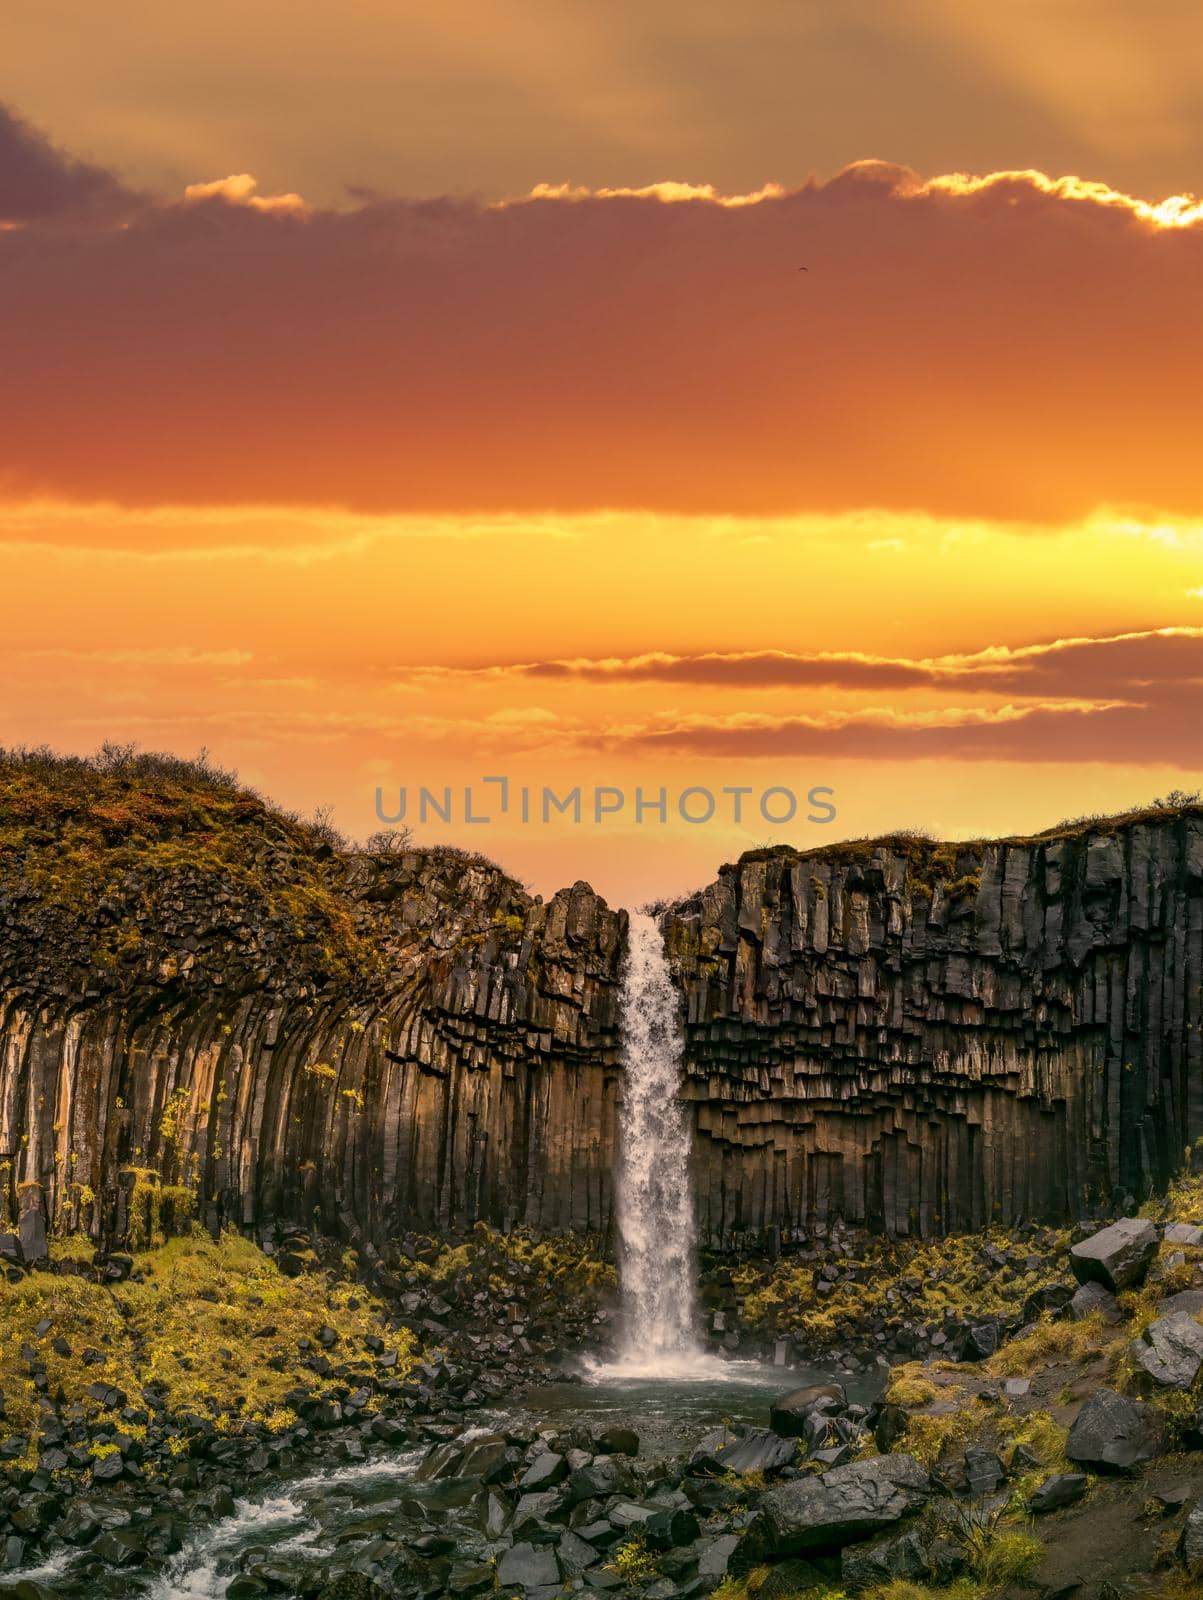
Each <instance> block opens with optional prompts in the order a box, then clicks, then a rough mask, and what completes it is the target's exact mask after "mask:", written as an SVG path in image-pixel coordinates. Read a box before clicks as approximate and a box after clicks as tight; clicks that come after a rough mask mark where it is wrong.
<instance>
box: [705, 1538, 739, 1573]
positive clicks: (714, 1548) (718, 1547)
mask: <svg viewBox="0 0 1203 1600" xmlns="http://www.w3.org/2000/svg"><path fill="white" fill-rule="evenodd" d="M738 1543H739V1535H738V1534H737V1533H724V1534H721V1535H720V1536H719V1537H718V1538H717V1539H710V1540H708V1541H707V1542H706V1543H705V1544H703V1546H702V1548H701V1552H700V1554H699V1555H698V1577H699V1578H703V1579H707V1580H713V1581H714V1582H715V1583H718V1582H720V1581H721V1580H722V1579H723V1578H725V1577H726V1576H727V1563H728V1562H729V1561H730V1559H731V1556H732V1554H733V1553H734V1550H735V1547H736V1545H737V1544H738Z"/></svg>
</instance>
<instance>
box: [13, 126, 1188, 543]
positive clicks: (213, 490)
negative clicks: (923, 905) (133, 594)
mask: <svg viewBox="0 0 1203 1600" xmlns="http://www.w3.org/2000/svg"><path fill="white" fill-rule="evenodd" d="M8 126H10V128H11V126H12V124H11V122H10V124H9V125H8ZM10 143H11V140H10ZM28 148H33V149H34V150H35V153H36V152H37V151H41V153H42V154H41V163H42V170H44V171H45V172H46V173H47V174H48V176H47V177H46V179H45V181H44V182H43V183H42V185H41V187H39V185H38V184H37V183H33V184H32V185H31V184H30V182H29V181H27V180H26V179H20V178H19V171H18V169H19V168H20V163H19V162H18V163H16V165H14V164H13V163H12V162H11V161H10V162H9V166H10V168H11V169H12V171H14V172H18V178H19V181H20V182H23V183H24V184H25V187H24V188H23V189H22V190H21V193H22V194H24V195H25V199H24V201H23V202H22V203H21V205H20V206H19V207H18V209H20V210H21V211H22V214H23V220H24V222H25V224H26V225H24V226H22V227H19V228H17V229H15V230H13V231H10V232H9V233H7V234H5V235H3V248H2V249H0V293H3V295H4V301H5V306H6V312H7V316H8V319H9V334H8V338H7V342H6V352H5V391H6V393H5V399H4V400H3V401H0V410H2V412H3V416H2V417H0V424H2V425H0V483H5V484H7V486H8V490H9V492H10V493H19V494H26V495H35V494H41V495H46V496H54V495H57V496H59V497H67V498H77V499H87V500H113V501H117V502H121V503H123V504H132V505H141V506H150V505H154V504H157V503H163V502H176V503H193V504H199V503H203V502H212V501H215V500H221V501H223V502H227V503H230V504H243V505H245V504H253V503H268V502H270V503H275V504H283V503H291V504H297V505H304V506H311V507H312V506H323V507H332V508H338V507H342V508H345V509H354V510H358V511H370V512H377V513H393V512H400V511H408V512H431V513H438V514H442V513H446V512H454V511H460V512H467V513H475V512H481V513H485V512H496V511H498V510H506V511H509V512H512V513H515V514H521V513H530V512H570V511H575V512H579V511H583V510H590V509H596V508H598V507H615V508H621V507H628V508H630V507H634V508H638V509H642V510H654V511H661V512H681V513H700V512H705V513H708V514H730V515H733V516H773V515H786V514H790V513H793V512H796V511H798V510H799V509H805V510H811V511H815V512H834V511H843V510H846V509H847V508H848V507H849V506H850V505H860V506H864V505H873V506H878V507H881V508H884V509H887V510H889V509H894V510H896V511H908V510H914V509H915V508H917V507H921V508H923V509H924V510H926V511H927V512H930V513H934V514H938V515H942V516H946V517H951V518H965V517H971V518H977V517H992V518H1009V519H1028V520H1033V521H1045V522H1048V521H1053V522H1058V521H1060V522H1064V521H1066V520H1068V519H1071V518H1074V517H1080V516H1084V515H1086V514H1087V513H1088V512H1089V511H1090V510H1091V509H1092V508H1093V507H1095V506H1096V505H1098V504H1099V503H1101V502H1110V503H1112V504H1116V505H1134V506H1140V505H1151V504H1155V505H1158V506H1161V507H1163V508H1164V509H1165V510H1166V512H1168V513H1171V514H1175V515H1185V514H1193V513H1200V512H1203V480H1201V479H1200V477H1199V475H1198V473H1197V472H1196V471H1195V469H1194V457H1195V454H1196V440H1195V437H1194V431H1195V430H1194V422H1193V419H1194V415H1195V410H1196V407H1195V394H1196V388H1197V351H1196V350H1195V348H1194V343H1193V342H1192V340H1191V339H1190V338H1189V337H1184V335H1183V330H1184V329H1189V328H1190V327H1193V326H1194V322H1195V320H1196V310H1197V293H1198V289H1197V286H1198V282H1199V281H1200V274H1201V272H1203V225H1199V224H1198V223H1197V222H1192V221H1190V206H1189V205H1188V204H1186V203H1185V202H1183V203H1182V204H1179V203H1178V201H1177V200H1174V201H1170V202H1158V201H1150V202H1144V201H1139V200H1135V199H1133V198H1131V197H1127V196H1123V195H1121V194H1119V193H1118V192H1117V191H1115V190H1114V189H1111V188H1109V187H1108V186H1106V185H1103V186H1097V185H1091V184H1087V183H1084V182H1083V181H1082V180H1078V179H1049V178H1046V177H1045V176H1044V175H1043V174H1039V173H1003V174H992V175H988V176H987V177H985V178H982V179H976V178H969V179H966V178H964V177H962V176H955V177H938V178H935V179H930V180H924V179H921V178H918V177H916V175H915V174H914V173H912V172H910V171H909V170H908V169H906V168H902V167H897V166H891V165H889V164H887V163H884V162H875V163H861V164H858V165H856V166H854V167H852V168H849V169H848V170H847V171H845V172H843V173H841V174H840V175H839V176H837V177H836V178H834V179H832V180H830V181H829V182H826V183H818V182H811V183H808V184H806V185H804V186H803V187H802V188H799V189H795V190H791V191H788V192H777V191H776V190H773V189H768V190H764V191H761V192H760V194H752V195H745V196H742V197H740V196H729V195H728V196H724V195H722V194H719V193H718V192H717V191H714V190H711V189H710V188H709V187H707V186H704V185H669V186H665V185H652V186H650V188H649V189H648V190H647V191H646V192H645V191H639V190H634V191H632V192H630V193H618V192H610V193H602V194H582V192H581V190H580V189H579V188H572V189H570V190H568V191H566V192H564V193H561V192H560V191H550V190H542V191H536V194H535V197H534V198H527V199H524V200H522V201H520V202H516V203H510V204H505V205H501V206H498V205H490V204H485V203H474V202H471V201H466V200H451V199H443V200H425V201H409V200H379V199H368V200H366V201H365V202H364V203H362V204H360V205H358V206H357V207H355V208H354V209H352V210H350V211H345V212H331V211H320V210H313V211H304V210H302V209H300V208H301V206H302V204H303V203H302V202H301V201H300V200H299V198H298V197H296V196H293V195H281V196H274V197H273V196H267V197H263V196H259V195H257V194H256V192H255V190H254V188H253V187H251V185H252V184H253V180H252V179H250V178H249V177H248V176H247V175H246V174H239V175H236V176H235V177H234V178H233V179H223V180H220V181H219V182H218V183H216V184H203V185H200V186H199V187H195V188H194V189H193V192H192V196H191V198H185V199H184V200H180V201H166V200H164V201H160V202H158V203H156V204H155V205H153V206H148V207H145V208H143V209H142V210H139V211H136V212H133V213H131V214H130V215H129V216H128V217H126V218H125V219H124V223H125V225H123V226H121V227H119V228H114V227H113V226H111V222H112V220H113V215H114V210H113V207H112V205H110V206H109V207H108V209H107V210H106V207H105V206H104V205H101V204H99V201H100V200H101V199H103V197H105V196H109V197H110V198H111V197H112V196H113V194H114V193H116V194H117V195H118V196H121V195H122V194H123V193H124V191H122V190H121V189H120V186H119V185H117V184H116V180H115V179H107V178H106V175H104V174H98V173H97V171H96V169H93V168H79V167H78V166H77V165H72V164H70V163H69V162H66V161H65V160H64V159H63V158H59V157H58V156H57V155H56V154H55V153H53V152H51V153H50V155H49V156H47V155H46V150H47V149H48V148H49V147H43V146H42V145H37V144H36V143H35V145H33V146H30V145H29V141H28V139H26V140H25V142H24V143H23V144H20V149H21V150H27V149H28ZM26 165H27V166H28V162H26ZM11 182H12V179H11V176H10V187H11ZM31 196H32V197H33V198H31ZM39 196H40V197H41V198H40V200H39V199H38V197H39ZM89 199H94V200H96V201H97V202H98V203H97V205H96V206H95V207H94V208H93V209H92V210H88V207H87V205H86V204H85V202H86V201H88V200H89ZM735 199H741V200H743V201H746V202H747V203H741V204H734V203H732V202H733V200H735ZM35 201H36V202H37V203H36V204H35ZM39 207H40V209H39ZM68 212H69V213H70V214H71V215H72V216H74V217H76V218H78V217H80V216H84V215H86V216H88V217H89V218H90V219H91V223H90V225H89V226H86V227H79V226H73V227H72V228H71V229H70V230H68V233H65V232H64V230H63V229H62V228H61V227H57V226H53V227H52V226H48V225H45V224H44V223H39V221H38V218H39V216H41V217H45V218H49V217H59V216H61V215H64V214H67V213H68ZM1188 224H1189V225H1188ZM800 264H806V265H808V266H809V268H810V271H809V272H808V273H807V274H800V273H798V272H797V270H796V268H797V266H798V265H800Z"/></svg>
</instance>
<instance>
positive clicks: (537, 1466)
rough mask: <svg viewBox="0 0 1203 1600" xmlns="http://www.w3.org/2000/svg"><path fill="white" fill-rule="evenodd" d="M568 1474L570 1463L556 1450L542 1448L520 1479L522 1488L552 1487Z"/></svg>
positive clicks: (519, 1483)
mask: <svg viewBox="0 0 1203 1600" xmlns="http://www.w3.org/2000/svg"><path fill="white" fill-rule="evenodd" d="M567 1476H568V1463H567V1461H565V1459H564V1457H563V1456H561V1455H557V1454H556V1453H555V1451H554V1450H541V1451H540V1452H539V1453H538V1455H536V1456H535V1458H534V1459H533V1460H532V1462H531V1464H530V1466H528V1467H527V1469H526V1471H525V1472H524V1473H523V1474H522V1476H521V1478H519V1480H518V1487H519V1488H520V1489H550V1488H552V1487H553V1485H555V1484H557V1483H562V1482H563V1481H564V1479H565V1478H566V1477H567Z"/></svg>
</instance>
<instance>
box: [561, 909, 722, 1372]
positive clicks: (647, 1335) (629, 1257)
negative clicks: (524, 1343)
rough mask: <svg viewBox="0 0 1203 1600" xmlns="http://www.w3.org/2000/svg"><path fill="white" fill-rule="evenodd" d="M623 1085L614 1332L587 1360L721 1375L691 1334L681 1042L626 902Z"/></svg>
mask: <svg viewBox="0 0 1203 1600" xmlns="http://www.w3.org/2000/svg"><path fill="white" fill-rule="evenodd" d="M620 1003H621V1008H622V1039H623V1087H622V1117H621V1124H620V1131H621V1139H622V1159H621V1163H620V1166H619V1171H618V1197H617V1198H618V1231H619V1238H620V1246H621V1249H620V1274H619V1281H620V1284H621V1291H622V1310H623V1342H622V1347H621V1348H620V1350H619V1352H618V1355H617V1358H616V1359H615V1360H614V1361H611V1362H606V1363H604V1364H594V1365H592V1366H591V1367H590V1369H589V1372H588V1376H589V1377H590V1378H592V1379H594V1380H601V1381H604V1380H606V1379H613V1378H618V1379H639V1378H650V1379H661V1380H664V1379H670V1380H671V1379H684V1378H693V1379H696V1378H707V1377H719V1376H722V1375H723V1374H724V1372H725V1369H726V1363H725V1362H723V1361H721V1360H719V1359H718V1358H717V1357H715V1356H711V1355H707V1353H706V1352H705V1351H704V1350H703V1349H702V1347H701V1345H700V1344H699V1342H698V1336H697V1297H696V1293H695V1287H694V1284H695V1273H696V1266H695V1258H696V1253H697V1252H696V1244H697V1240H696V1227H695V1223H694V1214H693V1189H692V1185H691V1183H690V1178H689V1147H690V1137H689V1124H688V1120H687V1116H686V1111H685V1107H684V1105H683V1104H682V1102H681V1097H680V1090H681V1078H682V1072H683V1057H684V1044H683V1041H682V1038H681V1029H680V1024H679V1021H678V1016H677V992H676V990H675V989H674V988H673V984H672V978H671V976H670V974H669V970H668V959H667V957H666V955H665V953H664V941H663V939H662V938H661V935H660V929H659V927H658V925H657V923H656V921H655V919H654V918H652V917H650V916H648V915H647V914H646V913H645V912H632V913H631V918H630V931H629V934H628V938H627V953H626V960H625V962H624V965H623V976H622V991H621V997H620Z"/></svg>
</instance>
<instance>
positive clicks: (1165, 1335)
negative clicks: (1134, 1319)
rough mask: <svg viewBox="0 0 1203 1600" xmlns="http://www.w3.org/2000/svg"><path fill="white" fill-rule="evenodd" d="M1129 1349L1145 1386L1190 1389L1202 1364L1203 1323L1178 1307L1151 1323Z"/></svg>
mask: <svg viewBox="0 0 1203 1600" xmlns="http://www.w3.org/2000/svg"><path fill="white" fill-rule="evenodd" d="M1129 1350H1130V1352H1131V1355H1132V1359H1133V1361H1134V1362H1135V1363H1136V1365H1137V1367H1138V1368H1139V1369H1140V1373H1141V1374H1143V1377H1144V1387H1145V1388H1166V1389H1189V1388H1190V1387H1191V1385H1192V1384H1193V1383H1194V1381H1195V1378H1196V1377H1197V1376H1198V1372H1199V1368H1200V1367H1201V1366H1203V1326H1200V1324H1199V1323H1197V1322H1196V1321H1195V1319H1194V1317H1192V1316H1189V1315H1188V1314H1187V1313H1186V1312H1185V1311H1176V1312H1173V1313H1171V1315H1169V1316H1166V1317H1159V1318H1158V1319H1157V1321H1156V1322H1153V1323H1150V1324H1149V1326H1148V1327H1147V1328H1146V1329H1145V1331H1144V1332H1143V1333H1142V1334H1141V1335H1140V1337H1139V1338H1137V1339H1134V1340H1133V1341H1132V1343H1131V1345H1130V1346H1129Z"/></svg>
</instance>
